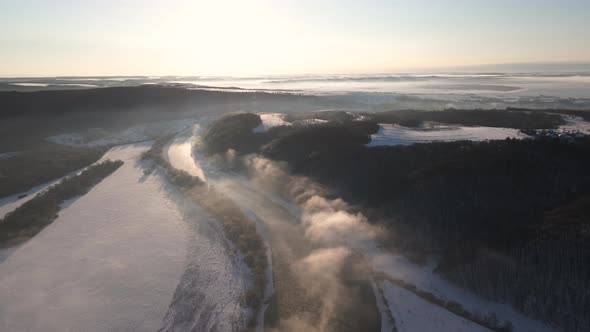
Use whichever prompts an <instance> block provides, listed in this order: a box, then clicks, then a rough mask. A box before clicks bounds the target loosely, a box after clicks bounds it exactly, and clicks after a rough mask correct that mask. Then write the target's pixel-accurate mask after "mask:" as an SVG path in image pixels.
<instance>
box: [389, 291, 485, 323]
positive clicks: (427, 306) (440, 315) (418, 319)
mask: <svg viewBox="0 0 590 332" xmlns="http://www.w3.org/2000/svg"><path fill="white" fill-rule="evenodd" d="M382 285H383V293H384V295H385V298H386V301H387V304H388V306H389V308H390V310H391V312H392V314H393V317H395V326H396V327H397V330H398V331H399V332H416V331H421V332H430V331H432V332H447V331H448V332H490V331H491V330H489V329H487V328H485V327H483V326H481V325H478V324H476V323H474V322H471V321H469V320H466V319H464V318H462V317H459V316H457V315H455V314H453V313H451V312H450V311H447V310H446V309H444V308H441V307H439V306H437V305H434V304H432V303H430V302H428V301H426V300H424V299H421V298H419V297H418V296H416V295H415V294H413V293H412V292H410V291H408V290H406V289H404V288H401V287H399V286H395V285H392V284H390V283H388V282H384V283H383V284H382Z"/></svg>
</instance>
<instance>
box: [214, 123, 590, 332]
mask: <svg viewBox="0 0 590 332" xmlns="http://www.w3.org/2000/svg"><path fill="white" fill-rule="evenodd" d="M315 116H317V114H313V115H308V117H309V118H313V117H315ZM348 116H349V115H346V114H342V113H340V114H336V115H335V114H331V115H330V117H332V121H331V122H329V123H327V124H322V125H308V126H296V125H293V126H289V127H274V128H271V129H270V130H268V131H266V132H263V133H255V132H253V129H254V128H255V127H256V126H257V125H258V123H259V121H260V119H256V118H257V117H258V116H257V115H255V114H246V113H241V114H233V115H227V116H225V117H223V118H222V119H221V120H219V121H218V122H215V123H213V124H212V125H211V126H210V128H209V130H208V131H207V132H206V133H205V136H204V142H205V144H206V149H207V150H208V151H210V152H211V153H216V152H220V151H225V150H227V149H234V150H236V152H237V153H238V154H240V153H241V154H247V153H259V154H261V155H264V156H266V157H268V158H271V159H274V160H280V161H286V162H287V163H288V164H289V166H290V168H291V171H292V172H293V173H295V174H301V175H305V176H308V177H310V178H311V179H313V180H315V181H317V182H319V183H320V184H323V185H325V186H326V187H328V188H331V189H332V190H333V191H334V192H335V193H336V194H337V195H338V196H339V197H342V198H343V199H344V200H346V201H347V202H349V203H351V204H354V205H356V206H357V207H358V208H359V209H362V210H363V211H364V212H365V213H366V214H367V215H368V217H369V220H373V221H374V222H379V223H380V224H382V225H383V226H385V227H386V228H388V229H391V230H392V232H391V234H395V237H394V238H393V237H392V238H391V239H390V240H389V241H387V242H386V243H385V244H384V245H385V246H386V247H390V248H391V249H395V250H399V251H402V252H406V253H411V254H413V255H415V254H418V255H421V256H422V257H428V256H434V257H436V258H438V262H439V264H438V268H437V271H438V273H440V274H441V275H442V276H444V277H446V278H448V279H450V280H452V281H454V282H455V283H457V284H459V285H461V286H464V287H467V288H469V289H471V290H472V291H474V292H475V293H477V294H479V295H482V296H484V297H486V298H488V299H491V300H494V301H498V302H505V303H506V302H507V303H510V304H512V306H513V307H514V308H516V309H517V310H519V311H521V312H523V313H525V314H527V315H529V316H531V317H534V318H537V319H540V320H542V321H545V322H547V323H549V324H551V325H552V326H559V327H560V328H562V329H564V330H568V331H586V330H589V329H590V318H589V317H588V316H587V315H586V313H587V312H589V311H590V293H589V292H590V290H589V289H588V287H587V280H590V263H589V262H590V231H588V230H589V229H590V223H589V221H590V217H589V216H590V215H589V211H588V208H587V205H586V204H585V203H587V202H588V200H589V199H590V173H589V172H588V170H589V169H590V138H589V137H588V136H584V135H582V136H581V137H579V138H577V139H575V140H572V141H561V140H559V139H551V138H547V137H544V138H532V139H525V140H514V139H506V140H497V141H486V142H471V141H461V142H449V143H428V144H414V145H410V146H385V147H367V146H366V145H365V144H366V143H368V142H369V141H370V135H371V134H372V133H374V132H375V131H376V130H377V129H376V128H377V123H376V122H375V121H370V120H364V121H358V120H356V121H353V120H350V119H346V117H348ZM520 116H521V115H519V117H520ZM232 117H234V118H235V119H233V120H232V119H231V118H232ZM334 118H336V120H334ZM338 118H339V119H338ZM550 119H552V117H551V118H550ZM488 124H489V123H488ZM502 125H503V124H502ZM231 133H233V135H232V134H231ZM564 271H567V273H564Z"/></svg>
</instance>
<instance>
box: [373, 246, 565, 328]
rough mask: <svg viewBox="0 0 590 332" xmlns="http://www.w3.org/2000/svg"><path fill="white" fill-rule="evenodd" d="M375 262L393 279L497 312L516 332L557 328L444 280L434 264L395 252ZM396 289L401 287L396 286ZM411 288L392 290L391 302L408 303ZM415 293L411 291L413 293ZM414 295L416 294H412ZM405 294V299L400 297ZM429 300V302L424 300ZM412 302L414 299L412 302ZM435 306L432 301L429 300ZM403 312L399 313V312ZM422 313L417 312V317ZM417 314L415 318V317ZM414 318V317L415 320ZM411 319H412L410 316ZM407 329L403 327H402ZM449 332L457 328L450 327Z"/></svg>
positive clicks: (470, 306) (468, 306)
mask: <svg viewBox="0 0 590 332" xmlns="http://www.w3.org/2000/svg"><path fill="white" fill-rule="evenodd" d="M371 265H372V267H373V269H374V270H375V271H377V272H382V273H385V274H387V275H389V276H391V277H393V278H396V279H401V280H404V281H405V282H407V283H409V284H412V285H414V286H416V288H417V289H419V290H423V291H427V292H430V293H432V294H434V295H435V296H436V297H437V298H440V299H445V300H447V301H454V302H458V303H460V304H461V305H462V306H463V308H465V309H466V310H468V311H469V312H471V313H475V312H479V313H480V314H482V315H483V316H486V315H488V314H491V313H494V314H495V315H496V316H497V317H498V320H499V321H500V322H504V321H510V322H511V323H512V324H513V325H514V331H525V332H533V331H534V332H541V331H553V329H551V328H550V327H549V326H547V325H545V324H543V323H541V322H538V321H536V320H534V319H531V318H528V317H526V316H524V315H523V314H521V313H519V312H517V311H516V310H514V309H513V308H512V307H511V306H510V305H508V304H503V303H497V302H492V301H488V300H485V299H483V298H481V297H479V296H477V295H475V294H473V293H471V292H469V291H468V290H466V289H463V288H461V287H459V286H456V285H454V284H452V283H451V282H449V281H446V280H444V279H442V278H441V277H440V276H438V275H436V274H435V273H434V271H433V269H434V263H432V262H431V263H429V264H425V265H418V264H414V263H412V262H410V261H408V260H407V259H406V258H404V257H403V256H399V255H392V254H386V253H382V254H375V255H374V256H373V257H372V258H371ZM392 287H395V288H396V289H397V288H399V287H397V286H392ZM406 293H408V291H406V290H403V289H402V290H396V291H395V292H394V291H391V292H390V293H389V294H390V295H391V299H390V300H391V302H392V303H397V306H398V307H399V306H405V304H404V303H405V302H404V301H405V300H404V301H402V300H401V299H407V298H408V297H409V295H408V294H406ZM410 294H411V293H410ZM411 295H413V294H411ZM400 297H401V298H400ZM418 300H420V301H422V300H421V299H419V298H418V299H416V300H413V301H416V303H420V301H418ZM424 302H425V301H424ZM408 303H410V302H408ZM427 304H428V305H430V306H433V305H432V304H430V303H427ZM390 308H391V310H392V311H394V317H395V319H396V320H397V319H398V318H397V316H396V313H395V310H400V309H399V308H398V309H396V308H395V306H391V307H390ZM398 314H399V313H398ZM416 315H418V313H415V314H414V316H415V317H416ZM415 317H414V318H415ZM414 318H412V319H414ZM408 319H410V318H408ZM402 331H403V330H402ZM407 331H439V330H437V329H434V330H420V329H417V330H407ZM449 331H455V330H453V329H450V330H449Z"/></svg>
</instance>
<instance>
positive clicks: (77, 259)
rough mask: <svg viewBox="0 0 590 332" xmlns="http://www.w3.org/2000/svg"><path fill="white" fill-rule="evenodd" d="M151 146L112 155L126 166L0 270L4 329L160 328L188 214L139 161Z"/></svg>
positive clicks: (178, 268)
mask: <svg viewBox="0 0 590 332" xmlns="http://www.w3.org/2000/svg"><path fill="white" fill-rule="evenodd" d="M148 146H149V144H135V145H129V146H124V147H117V148H114V149H111V150H110V151H109V152H108V153H107V154H106V155H105V156H104V157H103V159H106V158H110V159H113V160H114V159H121V160H124V161H125V164H124V165H123V166H122V167H121V168H119V169H118V170H117V171H115V172H114V173H113V174H112V175H111V176H109V177H107V178H106V179H104V180H103V181H102V182H100V183H99V184H98V185H96V186H95V187H94V188H93V189H92V190H91V191H90V192H88V193H87V194H86V195H84V196H82V197H80V198H79V199H78V200H76V201H74V202H69V203H70V204H69V205H68V206H67V207H66V208H65V209H63V210H62V211H60V213H59V217H58V218H57V219H56V220H55V221H54V222H53V223H52V224H51V225H49V226H47V227H46V228H45V229H44V230H43V231H41V233H39V234H38V235H37V236H36V237H34V238H32V239H31V240H29V241H28V242H26V243H24V244H23V245H22V246H20V247H19V248H17V249H16V250H15V251H14V252H13V253H12V255H11V256H10V257H8V258H7V259H6V260H5V261H4V262H3V263H2V264H0V302H1V303H9V304H10V305H5V306H2V307H0V330H3V331H48V330H52V331H68V330H70V331H71V330H75V331H98V330H101V331H104V330H126V331H128V330H152V331H153V330H157V329H158V328H159V327H160V326H161V321H162V317H163V316H164V313H165V311H166V309H167V307H168V304H169V303H170V300H171V298H172V294H173V292H174V289H175V287H176V285H177V283H178V280H179V278H180V276H181V274H182V272H183V267H184V262H185V255H186V246H187V237H186V225H185V224H184V223H183V222H182V216H181V215H180V213H179V211H178V210H177V209H176V208H175V205H174V204H173V203H172V202H170V201H169V200H168V199H167V198H166V196H165V195H164V191H165V188H164V187H163V183H162V182H161V181H160V180H159V179H158V177H156V176H149V177H145V176H144V174H143V172H142V169H141V168H140V167H138V165H137V160H138V157H139V155H140V154H141V152H143V151H144V150H146V149H147V147H148Z"/></svg>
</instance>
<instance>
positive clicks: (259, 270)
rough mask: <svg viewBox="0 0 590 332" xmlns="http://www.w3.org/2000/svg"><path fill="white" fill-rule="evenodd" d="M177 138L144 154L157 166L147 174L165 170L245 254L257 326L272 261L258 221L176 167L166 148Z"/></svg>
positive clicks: (164, 139) (249, 297)
mask: <svg viewBox="0 0 590 332" xmlns="http://www.w3.org/2000/svg"><path fill="white" fill-rule="evenodd" d="M173 138H174V135H169V136H165V137H162V138H160V139H158V140H156V141H155V142H154V143H153V145H152V146H151V148H150V149H149V150H147V151H145V152H144V153H143V154H142V156H141V159H142V160H144V161H151V162H153V165H151V166H148V168H146V170H145V171H144V173H145V174H146V175H147V174H150V173H151V172H152V171H153V170H154V167H156V166H158V167H159V168H160V169H162V170H163V171H164V173H165V174H166V177H167V179H168V180H169V181H170V182H171V183H172V184H173V185H174V186H176V187H177V188H178V190H179V191H180V192H181V193H182V195H183V196H184V197H187V198H188V199H190V200H192V201H193V202H195V203H196V204H197V205H199V206H201V207H202V208H203V209H204V210H205V211H206V212H207V213H209V214H210V215H211V216H212V217H213V218H214V219H215V220H216V221H217V222H219V223H220V225H221V226H222V229H223V232H224V234H225V236H226V237H227V239H228V240H229V241H230V242H231V243H232V244H233V245H235V246H236V247H237V249H238V250H239V252H240V253H241V254H242V255H243V258H244V262H245V263H246V264H247V266H248V267H249V268H250V269H251V270H252V273H253V276H254V285H253V287H252V288H251V289H250V290H249V291H248V292H247V293H246V296H245V298H244V299H243V301H244V304H245V305H246V306H248V307H250V308H253V309H254V313H255V314H254V315H253V317H252V319H251V320H250V322H249V327H253V326H254V324H255V323H256V317H257V314H256V313H257V312H258V311H259V310H261V307H262V299H263V297H264V288H265V284H266V268H267V264H268V261H267V252H266V245H265V244H264V241H263V239H262V237H261V235H260V234H259V233H258V231H257V229H256V225H255V222H254V221H252V220H250V219H249V218H248V217H246V215H244V213H243V212H242V210H241V209H240V208H239V207H238V206H237V205H236V204H235V203H234V202H233V201H232V200H231V199H229V198H228V197H226V196H225V195H223V194H222V193H221V192H219V191H217V190H216V189H215V188H214V187H213V186H211V185H208V184H206V183H205V182H203V181H202V180H201V179H200V178H199V177H198V176H193V175H190V174H189V173H187V172H186V171H183V170H179V169H176V168H174V167H173V166H172V165H171V164H170V162H168V160H166V159H165V158H164V154H163V149H164V148H165V147H166V146H167V145H168V144H169V143H170V142H171V140H172V139H173Z"/></svg>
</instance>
